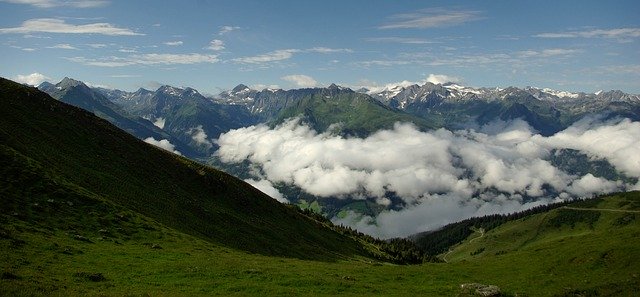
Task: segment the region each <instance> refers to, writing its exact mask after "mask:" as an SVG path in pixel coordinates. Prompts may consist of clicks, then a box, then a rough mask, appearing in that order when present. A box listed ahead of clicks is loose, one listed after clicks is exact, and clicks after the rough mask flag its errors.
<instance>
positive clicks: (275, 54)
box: [232, 47, 353, 64]
mask: <svg viewBox="0 0 640 297" xmlns="http://www.w3.org/2000/svg"><path fill="white" fill-rule="evenodd" d="M352 52H353V50H351V49H348V48H328V47H312V48H308V49H281V50H275V51H272V52H269V53H266V54H261V55H257V56H251V57H242V58H236V59H233V60H232V61H234V62H236V63H243V64H266V63H270V62H278V61H283V60H288V59H291V58H292V57H293V55H294V54H297V53H319V54H332V53H352Z"/></svg>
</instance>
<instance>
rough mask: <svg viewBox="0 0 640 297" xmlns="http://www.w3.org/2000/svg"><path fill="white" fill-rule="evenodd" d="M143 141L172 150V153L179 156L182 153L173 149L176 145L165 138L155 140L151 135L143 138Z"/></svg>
mask: <svg viewBox="0 0 640 297" xmlns="http://www.w3.org/2000/svg"><path fill="white" fill-rule="evenodd" d="M144 142H146V143H148V144H151V145H154V146H157V147H159V148H161V149H163V150H166V151H169V152H172V153H174V154H176V155H180V156H181V155H182V154H181V153H180V152H179V151H177V150H175V148H176V146H175V145H173V144H171V142H169V140H166V139H162V140H156V139H155V138H153V137H147V138H146V139H145V140H144Z"/></svg>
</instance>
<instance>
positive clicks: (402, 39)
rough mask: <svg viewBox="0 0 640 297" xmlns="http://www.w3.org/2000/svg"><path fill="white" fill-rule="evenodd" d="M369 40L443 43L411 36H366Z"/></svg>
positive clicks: (366, 39)
mask: <svg viewBox="0 0 640 297" xmlns="http://www.w3.org/2000/svg"><path fill="white" fill-rule="evenodd" d="M364 40H365V41H368V42H382V43H404V44H435V43H442V42H439V41H432V40H426V39H422V38H409V37H372V38H365V39H364Z"/></svg>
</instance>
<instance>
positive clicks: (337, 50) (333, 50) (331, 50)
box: [306, 47, 353, 54]
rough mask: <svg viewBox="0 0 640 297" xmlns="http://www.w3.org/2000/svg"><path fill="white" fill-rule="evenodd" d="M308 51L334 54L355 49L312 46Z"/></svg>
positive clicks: (350, 51) (351, 51)
mask: <svg viewBox="0 0 640 297" xmlns="http://www.w3.org/2000/svg"><path fill="white" fill-rule="evenodd" d="M306 52H310V53H321V54H332V53H353V50H352V49H348V48H329V47H312V48H310V49H307V50H306Z"/></svg>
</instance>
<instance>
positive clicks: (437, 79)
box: [427, 74, 460, 85]
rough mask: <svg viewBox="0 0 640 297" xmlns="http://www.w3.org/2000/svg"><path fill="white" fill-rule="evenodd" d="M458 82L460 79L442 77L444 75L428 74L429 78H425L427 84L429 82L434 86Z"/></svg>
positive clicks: (447, 76)
mask: <svg viewBox="0 0 640 297" xmlns="http://www.w3.org/2000/svg"><path fill="white" fill-rule="evenodd" d="M459 81H460V78H457V77H455V76H449V75H444V74H429V76H427V82H430V83H432V84H436V85H441V84H445V83H448V82H453V83H455V82H459Z"/></svg>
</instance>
